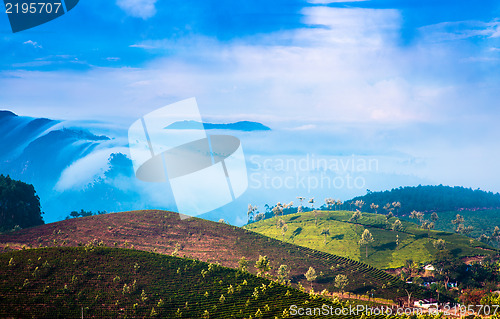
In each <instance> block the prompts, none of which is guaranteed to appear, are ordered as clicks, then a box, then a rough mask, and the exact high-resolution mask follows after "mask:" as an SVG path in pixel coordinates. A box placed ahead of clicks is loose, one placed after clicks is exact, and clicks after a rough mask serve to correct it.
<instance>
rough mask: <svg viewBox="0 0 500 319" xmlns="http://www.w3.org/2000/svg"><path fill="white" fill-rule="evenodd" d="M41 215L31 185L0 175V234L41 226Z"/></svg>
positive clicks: (37, 198) (38, 199)
mask: <svg viewBox="0 0 500 319" xmlns="http://www.w3.org/2000/svg"><path fill="white" fill-rule="evenodd" d="M42 214H43V213H42V211H41V210H40V198H39V197H38V196H37V195H36V191H35V188H34V187H33V185H31V184H26V183H23V182H21V181H17V180H13V179H11V178H10V177H9V176H4V175H0V232H1V231H7V230H11V229H13V228H14V227H15V226H18V227H20V228H26V227H33V226H38V225H43V224H44V221H43V218H42Z"/></svg>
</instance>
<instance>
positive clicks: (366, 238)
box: [358, 229, 375, 258]
mask: <svg viewBox="0 0 500 319" xmlns="http://www.w3.org/2000/svg"><path fill="white" fill-rule="evenodd" d="M374 241H375V239H373V236H372V233H370V231H369V230H368V229H365V231H364V232H363V234H362V235H361V239H360V240H359V242H358V244H359V245H360V246H363V245H365V247H366V258H368V245H369V244H370V243H372V242H374Z"/></svg>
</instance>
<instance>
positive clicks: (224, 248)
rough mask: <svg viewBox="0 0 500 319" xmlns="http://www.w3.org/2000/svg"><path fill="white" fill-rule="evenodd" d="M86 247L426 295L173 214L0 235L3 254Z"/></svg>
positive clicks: (355, 265)
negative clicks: (245, 264)
mask: <svg viewBox="0 0 500 319" xmlns="http://www.w3.org/2000/svg"><path fill="white" fill-rule="evenodd" d="M89 242H90V243H96V242H97V243H99V244H100V245H102V246H106V247H118V248H133V249H135V250H143V251H148V252H151V251H154V252H157V253H160V254H166V255H171V254H172V253H173V252H176V254H177V255H178V256H186V257H189V258H193V259H199V260H202V261H206V262H219V263H220V264H221V265H222V266H226V267H230V268H237V267H238V261H239V260H240V259H241V258H242V257H245V258H246V259H247V260H248V261H249V271H250V272H252V273H256V269H255V267H254V265H255V262H256V261H257V260H258V259H259V256H260V255H262V256H267V257H268V259H269V261H270V266H271V267H272V270H271V275H273V276H276V275H277V270H278V269H279V267H280V265H287V266H288V269H289V270H290V274H289V278H290V280H291V281H292V283H293V284H294V285H295V286H298V284H301V285H302V286H304V287H311V285H312V286H313V287H314V290H315V291H322V290H324V289H327V290H329V291H338V289H337V288H335V277H336V276H337V275H339V274H344V275H346V276H347V277H348V279H349V284H348V285H347V287H346V291H349V292H352V293H355V294H366V293H368V292H370V293H372V294H373V295H374V296H375V297H380V298H385V299H392V300H396V299H397V298H401V297H404V296H405V295H406V293H405V289H407V290H411V291H413V292H414V294H413V295H414V296H415V297H419V296H420V297H426V296H427V297H428V296H429V294H430V292H428V291H426V290H424V289H423V288H421V287H418V286H415V285H407V284H405V283H404V282H402V281H401V280H399V279H398V278H396V277H393V276H391V275H389V274H387V273H386V272H384V271H382V270H380V269H376V268H374V267H371V266H369V265H367V264H364V263H361V262H359V261H355V260H351V259H347V258H344V257H340V256H337V255H332V254H329V253H326V252H322V251H318V250H313V249H310V248H307V247H302V246H297V245H294V244H292V243H290V242H288V243H285V242H282V241H281V240H277V239H273V238H270V237H266V236H264V235H261V234H258V233H256V232H253V231H249V230H245V229H242V228H240V227H235V226H230V225H227V224H224V223H216V222H211V221H207V220H203V219H199V218H189V219H185V220H181V219H180V218H179V215H178V214H176V213H172V212H166V211H159V210H151V211H133V212H123V213H114V214H107V215H99V216H89V217H83V218H75V219H70V220H65V221H61V222H57V223H52V224H46V225H42V226H38V227H34V228H30V229H23V230H20V231H17V232H12V233H7V234H1V235H0V248H2V247H3V248H4V249H7V250H8V249H21V248H22V247H23V246H26V247H78V246H83V245H86V244H88V243H89ZM309 267H314V269H315V270H316V272H317V273H318V278H317V279H316V280H315V281H313V282H312V283H311V282H309V281H307V280H306V278H305V276H304V274H305V273H306V272H307V271H308V269H309Z"/></svg>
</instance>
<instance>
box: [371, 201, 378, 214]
mask: <svg viewBox="0 0 500 319" xmlns="http://www.w3.org/2000/svg"><path fill="white" fill-rule="evenodd" d="M370 208H371V209H372V210H373V211H374V212H375V214H376V213H377V209H378V205H377V204H375V203H371V205H370Z"/></svg>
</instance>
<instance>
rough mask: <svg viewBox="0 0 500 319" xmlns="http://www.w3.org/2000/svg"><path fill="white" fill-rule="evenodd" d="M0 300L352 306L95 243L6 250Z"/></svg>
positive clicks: (226, 309) (154, 309)
mask: <svg viewBox="0 0 500 319" xmlns="http://www.w3.org/2000/svg"><path fill="white" fill-rule="evenodd" d="M222 296H223V297H222ZM0 304H1V307H0V317H2V318H31V317H35V318H80V317H81V315H82V311H83V315H84V317H85V318H90V317H92V318H151V317H158V318H250V317H252V318H259V314H261V317H262V318H275V317H276V318H283V317H286V312H285V313H284V311H285V310H286V309H289V308H290V306H291V305H299V306H304V305H307V307H322V306H323V305H324V304H326V305H327V306H329V307H330V306H332V307H334V308H335V307H342V306H346V305H348V304H346V303H345V302H339V301H332V300H331V299H328V298H323V297H319V296H311V295H309V294H308V293H303V292H300V291H298V290H296V289H293V288H290V287H286V286H282V285H279V284H276V283H274V282H271V281H269V280H267V279H264V278H260V277H257V276H254V275H252V274H249V273H246V272H239V271H236V270H233V269H229V268H225V267H222V266H218V265H216V264H208V263H204V262H201V261H197V260H194V259H184V258H177V257H171V256H163V255H160V254H155V253H148V252H143V251H135V250H129V249H116V248H103V247H95V246H86V247H81V248H43V249H28V250H21V251H13V252H6V253H1V254H0ZM284 314H285V316H284Z"/></svg>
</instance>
